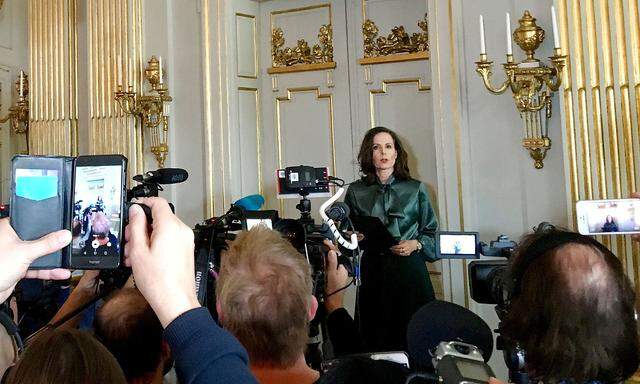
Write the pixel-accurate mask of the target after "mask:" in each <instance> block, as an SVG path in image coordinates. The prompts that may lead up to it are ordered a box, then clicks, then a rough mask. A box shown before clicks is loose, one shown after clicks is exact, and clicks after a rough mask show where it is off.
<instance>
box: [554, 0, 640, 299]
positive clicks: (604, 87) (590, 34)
mask: <svg viewBox="0 0 640 384" xmlns="http://www.w3.org/2000/svg"><path fill="white" fill-rule="evenodd" d="M558 10H559V19H560V20H559V21H560V32H561V33H560V34H561V38H562V45H563V47H566V48H565V49H566V51H565V52H564V53H565V54H569V55H570V57H571V58H570V60H569V61H568V63H567V69H566V70H565V71H564V73H563V84H564V89H563V91H562V100H563V102H562V108H563V115H564V119H563V124H564V127H565V131H566V138H565V149H566V153H567V163H568V166H567V168H568V171H569V172H568V188H567V189H568V195H569V200H570V201H571V206H570V207H569V210H570V212H571V219H572V222H573V223H575V219H576V218H575V210H574V207H575V202H576V201H578V200H581V199H611V198H625V197H628V196H629V194H630V193H631V192H634V191H637V188H638V186H637V176H638V170H639V169H640V164H639V161H640V158H639V157H638V156H637V151H638V147H639V140H640V138H639V137H638V125H639V124H638V122H639V121H640V16H639V13H638V2H637V0H611V1H607V0H597V1H595V0H593V1H585V2H578V1H567V0H558ZM597 16H599V17H597ZM625 19H626V20H625ZM569 20H571V22H569ZM612 31H613V33H612ZM629 54H630V56H629ZM630 64H632V65H630ZM634 104H635V106H634ZM602 240H603V242H604V243H605V244H606V245H608V246H609V247H610V248H611V249H612V251H613V252H614V253H615V254H616V255H618V257H620V258H621V260H622V262H623V265H624V266H625V268H626V272H627V274H628V275H629V276H630V277H631V278H632V279H633V280H634V282H635V285H636V291H637V292H640V249H639V247H638V245H637V244H635V243H632V242H631V241H630V239H628V238H627V237H623V236H617V237H615V238H611V239H609V238H603V239H602Z"/></svg>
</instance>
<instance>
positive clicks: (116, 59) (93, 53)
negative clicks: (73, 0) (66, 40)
mask: <svg viewBox="0 0 640 384" xmlns="http://www.w3.org/2000/svg"><path fill="white" fill-rule="evenodd" d="M87 20H88V41H89V47H88V48H89V49H88V51H89V60H88V62H89V71H88V72H89V114H90V116H89V130H90V132H89V142H90V144H89V151H90V152H91V153H94V154H109V153H119V154H123V155H125V156H127V157H128V158H129V173H130V174H131V175H133V174H137V173H141V172H143V171H144V162H143V155H142V153H143V148H142V145H143V144H142V143H143V138H142V131H141V129H140V127H138V126H136V124H135V121H134V118H133V117H131V116H128V115H126V114H125V113H124V112H123V110H122V109H121V108H118V105H117V103H116V101H115V99H114V92H115V90H116V86H117V85H118V84H117V83H118V79H117V74H118V69H119V68H118V67H119V66H121V68H120V72H121V73H123V75H122V76H123V77H124V79H123V82H126V83H127V84H130V85H134V89H135V90H138V91H139V90H141V87H142V71H141V68H143V66H144V63H143V58H142V0H87Z"/></svg>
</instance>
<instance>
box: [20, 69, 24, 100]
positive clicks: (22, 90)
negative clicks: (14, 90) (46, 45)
mask: <svg viewBox="0 0 640 384" xmlns="http://www.w3.org/2000/svg"><path fill="white" fill-rule="evenodd" d="M23 96H24V71H23V70H22V69H21V70H20V97H23Z"/></svg>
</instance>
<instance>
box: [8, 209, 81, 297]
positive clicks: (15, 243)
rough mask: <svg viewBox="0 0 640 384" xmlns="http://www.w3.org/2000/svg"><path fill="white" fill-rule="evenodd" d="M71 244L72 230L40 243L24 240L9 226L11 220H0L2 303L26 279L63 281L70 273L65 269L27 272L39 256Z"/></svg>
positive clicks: (45, 238)
mask: <svg viewBox="0 0 640 384" xmlns="http://www.w3.org/2000/svg"><path fill="white" fill-rule="evenodd" d="M69 241H71V236H70V234H69V231H58V232H54V233H50V234H48V235H46V236H44V237H42V238H40V239H38V240H33V241H22V240H20V238H19V237H18V235H17V234H16V232H15V231H14V230H13V228H12V227H11V225H10V224H9V219H2V220H0V249H2V252H0V303H2V302H4V301H5V300H6V299H7V298H8V297H9V296H10V295H11V292H13V288H14V287H15V285H16V284H17V283H18V281H19V280H20V279H22V278H23V277H28V278H35V279H46V280H64V279H68V278H69V276H70V272H69V271H68V270H66V269H59V268H58V269H52V270H37V271H27V268H29V265H30V264H31V263H32V262H33V261H34V260H36V259H37V258H38V257H41V256H44V255H47V254H50V253H52V252H55V251H58V250H60V249H61V248H63V247H65V246H66V245H67V244H69Z"/></svg>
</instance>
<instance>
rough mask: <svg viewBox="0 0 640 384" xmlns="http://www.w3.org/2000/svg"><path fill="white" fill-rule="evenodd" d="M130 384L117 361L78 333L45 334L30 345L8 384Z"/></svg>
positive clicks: (95, 342) (70, 331)
mask: <svg viewBox="0 0 640 384" xmlns="http://www.w3.org/2000/svg"><path fill="white" fill-rule="evenodd" d="M13 383H29V384H58V383H60V384H62V383H65V384H103V383H104V384H110V383H123V384H124V383H126V380H125V378H124V374H123V373H122V370H121V369H120V366H119V365H118V362H117V361H116V359H115V358H114V357H113V356H112V355H111V354H110V353H109V351H107V349H106V348H105V347H104V346H103V345H102V344H100V342H99V341H97V340H96V339H94V338H93V337H92V336H91V335H89V334H88V333H85V332H81V331H78V330H76V329H54V330H51V331H45V332H44V333H42V334H41V335H39V336H38V337H37V338H36V339H34V340H33V342H32V343H30V344H29V345H28V347H27V349H26V350H25V352H24V354H23V355H22V356H21V357H20V360H19V361H18V364H16V366H15V367H13V368H11V372H10V373H9V376H8V378H7V384H13Z"/></svg>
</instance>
